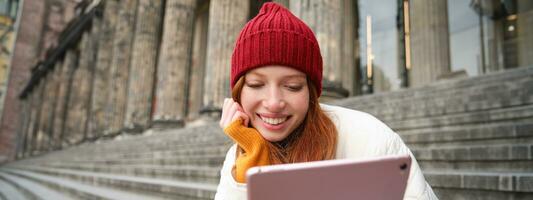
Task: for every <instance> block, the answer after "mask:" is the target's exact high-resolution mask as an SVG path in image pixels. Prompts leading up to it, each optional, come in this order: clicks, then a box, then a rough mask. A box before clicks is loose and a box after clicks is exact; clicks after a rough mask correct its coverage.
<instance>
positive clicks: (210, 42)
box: [202, 0, 250, 117]
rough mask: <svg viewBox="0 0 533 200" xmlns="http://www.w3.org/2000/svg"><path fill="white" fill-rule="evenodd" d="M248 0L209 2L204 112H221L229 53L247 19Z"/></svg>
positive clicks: (229, 62)
mask: <svg viewBox="0 0 533 200" xmlns="http://www.w3.org/2000/svg"><path fill="white" fill-rule="evenodd" d="M249 9H250V2H249V1H238V0H215V1H211V2H210V5H209V28H208V36H207V63H206V74H205V88H204V101H203V104H204V105H203V106H204V107H203V109H202V111H203V112H204V113H211V112H214V113H217V117H218V114H219V113H220V112H221V111H222V110H221V107H222V103H223V101H224V98H227V97H230V96H231V94H230V88H229V85H230V83H229V79H230V77H229V76H230V68H231V54H232V53H233V48H234V46H235V40H236V39H237V37H238V36H239V32H240V30H241V29H242V28H243V27H244V25H245V24H246V22H247V20H248V19H247V18H248V13H249Z"/></svg>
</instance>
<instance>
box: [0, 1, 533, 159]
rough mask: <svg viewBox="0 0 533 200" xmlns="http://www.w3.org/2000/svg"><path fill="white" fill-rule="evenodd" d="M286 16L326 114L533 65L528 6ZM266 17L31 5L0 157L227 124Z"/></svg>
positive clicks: (375, 6) (317, 7)
mask: <svg viewBox="0 0 533 200" xmlns="http://www.w3.org/2000/svg"><path fill="white" fill-rule="evenodd" d="M277 2H279V3H281V4H283V5H285V6H286V7H287V8H289V9H290V10H291V11H292V12H293V13H294V14H295V15H296V16H298V17H299V18H301V19H302V20H303V21H305V22H306V23H307V24H308V25H309V26H310V27H311V28H312V30H313V31H314V32H315V34H316V36H317V39H318V42H319V45H320V48H321V53H322V56H323V59H324V83H323V85H324V93H323V97H322V100H323V101H331V100H335V99H342V98H346V97H350V96H359V95H366V94H372V93H382V92H388V91H396V90H400V89H402V88H411V87H420V86H425V85H428V84H431V83H434V82H438V81H439V80H443V79H454V78H457V77H474V76H478V75H483V74H487V73H492V72H497V71H502V70H505V69H509V68H520V67H528V66H532V65H533V50H532V48H531V47H532V46H533V45H532V44H533V32H532V31H531V30H530V29H531V26H530V24H533V3H531V2H530V1H527V0H502V1H499V0H471V1H461V0H448V1H441V0H429V1H428V0H380V1H370V0H358V1H348V0H335V1H326V0H290V1H277ZM262 3H263V1H232V0H214V1H208V0H188V1H170V0H167V1H161V0H155V1H154V0H150V1H149V0H120V1H118V0H106V1H98V0H93V1H88V0H72V1H54V0H47V1H25V2H24V3H23V4H22V5H21V11H22V15H21V17H20V25H19V27H18V37H17V40H16V42H15V50H14V55H13V58H12V60H11V70H10V79H12V80H10V83H9V86H8V89H7V94H8V95H7V97H6V100H5V103H4V108H9V109H4V111H3V115H2V126H1V133H0V134H1V136H2V143H3V144H2V145H3V146H2V148H1V150H2V151H1V153H2V154H3V155H5V156H6V158H10V159H13V158H15V157H27V156H32V155H36V154H39V153H42V152H46V151H52V150H57V149H60V148H62V147H66V146H71V145H76V144H79V143H82V142H87V141H93V140H97V139H99V138H108V137H114V136H117V135H120V134H128V133H140V132H143V131H146V130H148V129H151V128H155V129H166V128H180V127H184V126H187V125H189V124H196V123H200V122H201V121H205V120H212V119H213V118H216V116H217V115H218V114H219V113H220V111H221V110H220V109H221V108H220V106H221V105H222V101H223V99H224V98H225V97H229V96H230V93H229V92H230V89H229V84H228V83H229V72H230V58H231V54H232V50H233V45H234V43H235V39H236V37H237V35H238V34H239V31H240V29H241V28H242V27H243V26H244V25H245V23H246V22H247V21H248V20H249V19H251V18H252V17H253V16H255V14H256V13H257V12H258V9H259V8H260V6H261V4H262ZM35 19H39V20H40V21H39V20H35ZM528 25H529V26H528ZM34 27H42V28H38V29H37V31H35V30H34ZM13 77H18V78H13Z"/></svg>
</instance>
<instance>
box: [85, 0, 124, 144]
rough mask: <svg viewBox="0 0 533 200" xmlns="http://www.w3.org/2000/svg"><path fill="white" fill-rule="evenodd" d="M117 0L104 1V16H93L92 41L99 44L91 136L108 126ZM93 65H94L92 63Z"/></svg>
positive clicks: (92, 96) (90, 121)
mask: <svg viewBox="0 0 533 200" xmlns="http://www.w3.org/2000/svg"><path fill="white" fill-rule="evenodd" d="M117 4H118V3H117V1H116V0H107V1H105V2H104V8H103V9H104V11H103V12H104V13H103V17H102V18H100V17H95V18H93V26H92V28H93V30H92V32H94V34H95V35H94V37H92V38H93V39H91V40H92V43H97V44H98V53H97V58H96V65H94V80H93V83H92V85H93V86H92V87H93V90H92V94H91V98H92V100H91V114H90V120H89V131H88V133H90V134H91V137H97V136H99V135H102V134H103V132H104V130H105V128H106V127H107V126H108V121H109V118H108V117H106V115H109V112H108V111H107V110H106V105H107V104H108V101H109V95H110V93H112V91H111V90H110V89H111V86H110V82H111V76H110V72H111V70H110V69H111V60H112V58H113V37H114V36H113V32H114V29H115V26H116V21H117ZM91 66H92V65H91Z"/></svg>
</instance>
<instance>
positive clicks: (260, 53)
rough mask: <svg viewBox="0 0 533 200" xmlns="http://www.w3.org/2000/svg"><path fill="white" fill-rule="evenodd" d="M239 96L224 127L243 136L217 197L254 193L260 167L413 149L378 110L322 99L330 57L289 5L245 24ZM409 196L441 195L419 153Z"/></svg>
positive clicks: (236, 74) (237, 61) (228, 103)
mask: <svg viewBox="0 0 533 200" xmlns="http://www.w3.org/2000/svg"><path fill="white" fill-rule="evenodd" d="M230 78H231V80H230V81H231V88H232V96H233V99H226V100H225V101H224V105H223V111H222V117H221V119H220V126H221V127H222V128H223V129H224V132H225V133H226V134H227V135H228V136H229V137H231V138H232V139H233V140H234V141H235V143H236V144H235V145H233V146H232V147H231V148H230V149H229V151H228V153H227V155H226V160H225V161H224V166H223V168H222V170H221V179H220V184H219V186H218V189H217V194H216V197H215V199H224V200H236V199H246V178H245V174H246V170H248V169H249V168H251V167H254V166H262V165H273V164H280V163H297V162H308V161H318V160H328V159H344V158H351V159H356V158H369V157H378V156H383V155H406V154H409V155H411V156H413V155H412V153H411V152H410V151H409V149H408V148H407V147H406V145H405V144H404V143H403V141H402V140H401V139H400V137H399V136H398V135H397V134H396V133H394V132H393V131H392V130H391V129H390V128H389V127H387V126H386V125H385V124H384V123H382V122H380V121H379V120H377V119H376V118H374V117H373V116H371V115H369V114H366V113H363V112H359V111H355V110H350V109H345V108H342V107H336V106H328V105H324V104H319V102H318V98H319V97H320V94H321V91H322V57H321V55H320V49H319V46H318V42H317V40H316V38H315V36H314V34H313V32H312V31H311V29H310V28H309V27H308V26H307V25H306V24H305V23H304V22H302V21H301V20H300V19H298V18H297V17H295V16H294V15H293V14H292V13H290V11H289V10H287V9H286V8H284V7H282V6H280V5H278V4H276V3H265V4H264V5H263V7H262V8H261V10H260V11H259V14H258V15H257V16H256V17H255V18H253V19H252V20H251V21H250V22H248V24H246V26H245V27H244V28H243V30H242V31H241V33H240V35H239V38H238V39H237V42H236V45H235V49H234V52H233V56H232V62H231V77H230ZM412 160H413V161H412V165H411V172H410V175H409V180H408V185H407V189H406V193H405V199H436V197H435V195H434V193H433V191H432V189H431V187H430V186H429V185H428V184H427V183H426V181H425V179H424V176H423V174H422V172H421V171H420V168H419V166H418V164H417V162H416V160H415V159H414V157H413V158H412Z"/></svg>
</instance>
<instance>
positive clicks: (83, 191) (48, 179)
mask: <svg viewBox="0 0 533 200" xmlns="http://www.w3.org/2000/svg"><path fill="white" fill-rule="evenodd" d="M3 170H4V171H7V172H8V173H11V174H14V175H17V176H21V177H24V178H28V179H31V180H35V181H37V182H40V183H42V184H45V185H47V186H49V187H51V188H54V189H56V190H58V191H61V192H63V193H66V194H71V195H73V196H79V197H81V199H116V200H119V199H132V200H135V199H138V200H142V199H152V200H160V199H165V198H161V197H156V196H148V195H144V194H141V193H132V192H126V191H120V190H116V189H110V188H104V187H98V186H94V185H89V184H84V183H80V182H77V181H73V180H68V179H65V178H59V177H54V176H49V175H45V174H41V173H35V172H31V171H26V170H18V169H10V168H7V169H3Z"/></svg>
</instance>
